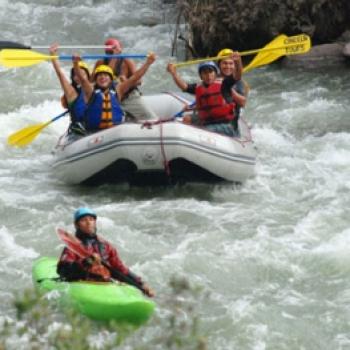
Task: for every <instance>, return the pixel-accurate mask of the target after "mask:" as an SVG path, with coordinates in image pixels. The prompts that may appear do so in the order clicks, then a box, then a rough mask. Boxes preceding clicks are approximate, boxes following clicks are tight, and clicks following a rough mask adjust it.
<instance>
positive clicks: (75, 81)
mask: <svg viewBox="0 0 350 350" xmlns="http://www.w3.org/2000/svg"><path fill="white" fill-rule="evenodd" d="M57 49H58V44H53V45H51V46H50V48H49V52H50V54H51V55H53V56H57ZM78 64H79V67H80V68H81V73H82V75H83V76H84V77H85V78H86V79H90V69H89V67H88V65H87V64H86V63H85V62H83V61H80V62H79V63H78ZM52 65H53V67H54V69H55V72H56V74H57V77H58V80H59V82H60V84H61V87H62V90H63V96H62V97H61V103H62V107H63V108H66V109H68V110H69V114H70V118H71V124H70V126H69V129H68V131H69V132H73V133H76V134H85V133H86V130H85V129H84V127H83V126H82V121H83V118H84V115H85V112H86V108H87V104H86V102H85V101H84V97H83V93H82V90H81V82H80V78H79V77H78V76H77V74H76V73H75V70H74V68H73V67H72V68H71V71H70V79H71V81H69V80H68V79H67V78H66V75H65V74H64V72H63V70H62V68H61V66H60V64H59V62H58V60H57V59H53V60H52Z"/></svg>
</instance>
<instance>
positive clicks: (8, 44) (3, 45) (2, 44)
mask: <svg viewBox="0 0 350 350" xmlns="http://www.w3.org/2000/svg"><path fill="white" fill-rule="evenodd" d="M109 47H110V46H108V45H60V47H59V49H105V48H109ZM49 48H50V46H29V45H24V44H20V43H16V42H13V41H0V50H3V49H23V50H30V49H49Z"/></svg>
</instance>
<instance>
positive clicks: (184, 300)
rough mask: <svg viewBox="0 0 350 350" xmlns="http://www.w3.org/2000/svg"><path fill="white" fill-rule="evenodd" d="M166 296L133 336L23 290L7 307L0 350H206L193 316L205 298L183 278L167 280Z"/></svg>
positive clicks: (129, 329) (0, 328)
mask: <svg viewBox="0 0 350 350" xmlns="http://www.w3.org/2000/svg"><path fill="white" fill-rule="evenodd" d="M168 290H169V292H168V293H169V294H167V295H165V296H162V297H160V300H159V302H158V303H157V309H158V315H156V316H155V317H154V318H153V319H152V320H151V322H149V323H148V324H147V325H146V326H144V327H142V328H140V329H137V330H136V329H135V328H134V327H132V326H130V325H125V324H124V325H123V324H117V323H114V322H111V323H109V324H107V323H101V322H95V321H92V320H90V319H88V318H86V317H84V316H82V315H80V314H78V313H77V312H76V311H74V310H73V309H72V308H67V307H65V308H63V306H62V305H61V304H60V303H59V302H58V301H59V298H52V295H50V297H47V296H42V295H39V294H38V293H37V292H36V291H34V290H26V291H24V293H22V294H21V295H17V296H16V298H15V301H14V303H13V305H14V307H15V310H16V317H15V319H14V320H12V321H7V322H4V323H3V324H2V325H0V350H11V349H16V350H17V349H30V350H36V349H37V350H39V349H40V350H43V349H55V350H71V349H74V350H97V349H103V350H112V349H122V348H126V349H133V350H155V349H162V350H165V349H169V350H170V349H171V350H176V349H179V350H180V349H184V350H186V349H187V350H207V341H206V339H205V338H204V337H202V336H200V331H199V328H200V327H199V325H200V322H199V316H198V311H199V310H198V308H199V306H200V303H201V302H202V301H203V299H204V298H206V297H207V295H206V294H205V293H203V291H202V289H201V288H196V287H193V286H191V285H190V284H189V282H188V281H187V280H186V279H184V278H172V279H171V281H170V282H169V289H168ZM62 311H63V312H62ZM160 315H162V316H160ZM154 330H156V332H155V331H154ZM149 334H151V335H152V336H150V335H149ZM11 339H12V340H13V341H12V343H11V341H9V340H11ZM23 339H25V340H24V341H23ZM144 339H147V342H146V344H144V341H143V340H144ZM14 344H16V345H14Z"/></svg>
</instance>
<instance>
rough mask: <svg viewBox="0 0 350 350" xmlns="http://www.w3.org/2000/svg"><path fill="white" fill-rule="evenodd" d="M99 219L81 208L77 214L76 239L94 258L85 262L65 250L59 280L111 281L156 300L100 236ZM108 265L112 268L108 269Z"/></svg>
mask: <svg viewBox="0 0 350 350" xmlns="http://www.w3.org/2000/svg"><path fill="white" fill-rule="evenodd" d="M96 219H97V215H96V213H95V212H94V211H93V210H91V209H90V208H87V207H81V208H79V209H77V210H76V211H75V213H74V226H75V229H76V231H75V236H76V237H77V238H78V239H79V240H80V241H81V242H82V244H83V245H84V247H85V248H86V250H88V251H89V252H90V253H91V256H90V257H88V258H85V259H82V258H80V257H79V256H78V255H77V254H75V253H74V252H72V251H71V250H70V249H69V248H68V247H65V248H64V249H63V252H62V254H61V257H60V260H59V262H58V265H57V273H58V274H59V276H60V278H61V279H62V280H65V281H77V280H89V281H110V279H111V278H112V279H116V280H119V281H122V282H126V283H128V284H131V285H133V286H135V287H137V288H139V289H140V290H142V291H143V293H144V294H146V295H148V296H150V297H153V296H154V292H153V290H152V289H151V288H149V286H148V285H147V284H146V283H144V282H143V281H142V280H141V278H140V277H138V276H136V275H135V274H134V273H132V272H131V271H130V269H129V268H128V267H126V266H125V265H124V264H123V262H122V261H121V259H120V258H119V256H118V253H117V250H116V249H115V248H114V247H113V246H112V245H111V243H109V242H108V241H106V240H104V239H103V238H101V237H100V236H97V234H96V231H97V229H96ZM101 262H104V263H105V265H103V264H101ZM106 264H107V265H108V266H109V267H110V268H107V267H106Z"/></svg>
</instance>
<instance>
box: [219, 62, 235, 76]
mask: <svg viewBox="0 0 350 350" xmlns="http://www.w3.org/2000/svg"><path fill="white" fill-rule="evenodd" d="M219 68H220V73H221V74H222V75H223V76H224V77H227V76H230V75H232V74H233V73H234V71H235V64H234V62H233V59H231V58H226V59H224V60H221V61H220V64H219Z"/></svg>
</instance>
